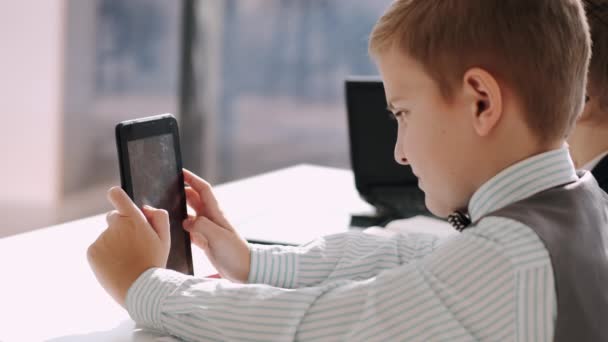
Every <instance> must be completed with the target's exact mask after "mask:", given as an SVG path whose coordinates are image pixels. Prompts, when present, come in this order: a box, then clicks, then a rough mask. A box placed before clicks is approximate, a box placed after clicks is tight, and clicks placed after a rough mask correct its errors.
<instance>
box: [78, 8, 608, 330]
mask: <svg viewBox="0 0 608 342" xmlns="http://www.w3.org/2000/svg"><path fill="white" fill-rule="evenodd" d="M370 52H371V55H372V56H373V58H374V59H375V61H376V62H377V65H378V67H379V70H380V73H381V75H382V78H383V82H384V85H385V89H386V95H387V98H388V103H389V104H390V108H391V110H392V112H393V113H394V115H395V117H396V118H397V120H398V137H397V143H396V146H395V159H396V160H397V161H398V162H399V163H401V164H404V165H405V164H409V165H411V167H412V169H413V171H414V173H415V174H416V175H417V176H418V178H419V182H420V187H421V189H422V190H424V192H425V202H426V205H427V207H428V208H429V210H430V211H431V212H432V213H434V214H436V215H438V216H441V217H446V216H448V215H450V217H452V218H454V217H459V218H460V220H458V223H460V225H458V227H459V228H460V229H463V231H462V233H461V234H456V235H454V236H452V237H450V238H447V239H444V240H439V239H438V238H436V237H433V236H430V235H425V234H408V235H398V236H395V237H378V236H372V235H368V234H364V233H360V232H349V233H344V234H337V235H332V236H327V237H323V238H320V239H317V240H315V241H312V242H310V243H308V244H305V245H303V246H298V247H282V246H259V245H254V244H247V242H246V241H245V240H243V239H242V238H241V237H240V236H239V235H238V233H237V232H236V230H235V228H234V227H233V226H232V225H231V224H230V222H229V221H228V219H227V218H226V217H225V216H224V215H223V213H222V211H221V209H220V206H219V204H218V203H217V201H216V200H215V198H214V196H213V193H212V189H211V187H210V186H209V184H208V183H206V182H205V181H204V180H202V179H200V178H198V177H197V176H195V175H193V174H192V173H190V172H188V171H184V177H185V181H186V183H187V184H189V185H190V186H191V187H188V188H187V189H186V191H187V197H188V203H189V204H190V206H191V207H192V208H193V209H195V210H196V213H197V215H196V216H193V217H190V218H189V219H187V220H186V221H185V222H184V227H185V229H186V230H188V231H189V232H190V235H191V237H192V240H193V242H194V243H195V244H196V245H197V246H199V247H200V248H202V249H203V250H204V251H205V252H206V254H207V256H208V257H209V258H210V260H211V262H212V263H213V264H214V266H215V267H216V268H217V269H218V271H219V272H220V273H221V275H222V277H224V278H226V279H221V280H218V279H205V278H196V277H191V276H187V275H183V274H180V273H177V272H174V271H171V270H167V269H164V268H163V267H164V266H165V265H166V259H167V255H168V249H169V241H168V240H169V233H168V229H169V228H168V219H167V215H166V213H165V212H164V211H162V210H158V209H153V208H145V209H143V211H141V210H140V209H139V208H137V207H136V206H135V205H134V204H133V202H132V201H131V200H130V199H129V198H128V197H127V196H126V195H125V193H124V192H123V191H122V190H120V189H119V188H112V189H110V191H109V193H108V195H109V199H110V201H111V202H112V203H113V204H114V206H115V207H116V209H117V210H116V211H113V212H110V213H109V214H108V218H107V220H108V224H109V227H108V229H107V230H106V231H105V232H104V233H102V235H101V236H100V237H99V239H98V240H97V241H96V242H94V243H93V244H92V245H91V247H90V248H89V250H88V253H87V256H88V260H89V262H90V264H91V267H92V269H93V270H94V273H95V274H96V276H97V278H98V280H99V281H100V283H101V284H102V286H103V287H104V288H105V289H106V291H108V293H109V294H110V295H111V296H112V297H113V298H114V299H115V300H116V301H117V302H118V303H120V304H121V305H123V306H124V307H125V308H126V309H127V310H128V312H129V314H130V316H131V317H132V318H133V319H134V320H135V321H136V322H137V323H139V324H141V325H143V326H147V327H150V328H152V329H156V330H159V331H162V332H165V333H168V334H171V335H175V336H178V337H180V338H183V339H186V340H262V341H269V340H282V341H285V340H294V339H295V340H323V341H326V340H353V341H371V340H387V341H393V340H407V341H429V340H448V341H472V340H493V341H503V340H519V341H532V340H533V341H549V340H556V341H571V340H581V341H606V340H608V335H607V330H608V329H606V328H605V327H604V326H605V324H604V322H603V321H604V320H605V319H606V317H608V310H607V307H608V304H607V303H608V299H607V296H608V291H605V287H606V284H608V262H607V258H606V252H605V247H606V227H607V216H608V215H607V213H606V208H607V205H606V203H607V200H606V198H605V197H603V196H604V195H605V194H604V193H603V192H602V191H601V190H600V189H599V188H598V186H597V183H596V182H595V180H594V179H593V177H591V176H590V175H589V174H588V173H582V174H580V175H577V173H576V171H575V168H574V165H573V163H572V160H571V159H570V156H569V153H568V149H567V148H566V145H565V141H564V139H565V137H566V136H567V135H568V133H569V132H570V129H571V127H572V125H573V123H574V121H575V118H576V116H577V114H578V113H580V112H581V110H582V107H583V103H584V96H585V94H584V93H585V84H586V81H587V80H586V74H587V66H588V60H589V55H590V37H589V32H588V25H587V22H586V19H585V13H584V9H583V6H582V4H581V3H580V1H576V0H509V1H505V0H397V1H395V2H394V3H393V4H392V5H391V6H390V8H389V9H388V11H387V12H386V13H385V14H384V15H383V16H382V18H381V19H380V20H379V22H378V23H377V24H376V26H375V28H374V30H373V32H372V34H371V38H370ZM370 139H373V137H370ZM328 191H331V189H328ZM455 211H459V212H461V213H460V214H459V215H457V216H453V215H451V214H452V213H453V212H455ZM467 220H470V221H472V223H471V224H470V225H468V226H467V222H466V221H467ZM285 229H289V227H288V226H287V225H286V227H285Z"/></svg>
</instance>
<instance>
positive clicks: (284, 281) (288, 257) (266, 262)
mask: <svg viewBox="0 0 608 342" xmlns="http://www.w3.org/2000/svg"><path fill="white" fill-rule="evenodd" d="M249 251H250V256H251V264H250V265H249V278H248V279H247V282H248V283H250V284H266V285H270V286H275V287H282V288H294V287H295V286H296V268H297V252H296V250H295V249H294V248H293V247H287V246H269V245H256V244H249Z"/></svg>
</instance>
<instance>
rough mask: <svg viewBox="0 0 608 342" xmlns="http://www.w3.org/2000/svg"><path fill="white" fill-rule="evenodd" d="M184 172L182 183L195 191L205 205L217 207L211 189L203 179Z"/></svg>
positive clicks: (186, 171)
mask: <svg viewBox="0 0 608 342" xmlns="http://www.w3.org/2000/svg"><path fill="white" fill-rule="evenodd" d="M183 170H184V182H186V183H187V184H188V185H190V186H191V187H192V189H194V191H196V193H197V194H198V195H199V197H200V199H201V202H202V203H205V204H206V205H208V206H213V207H217V201H216V199H215V196H214V195H213V190H212V189H211V185H210V184H209V183H207V181H205V180H204V179H202V178H200V177H198V176H197V175H195V174H194V173H192V172H190V171H188V170H186V169H183Z"/></svg>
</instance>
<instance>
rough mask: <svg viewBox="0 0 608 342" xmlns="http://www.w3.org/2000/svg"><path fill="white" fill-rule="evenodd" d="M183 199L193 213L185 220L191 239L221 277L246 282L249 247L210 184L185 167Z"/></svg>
mask: <svg viewBox="0 0 608 342" xmlns="http://www.w3.org/2000/svg"><path fill="white" fill-rule="evenodd" d="M183 172H184V182H185V183H186V184H188V185H189V186H190V187H186V199H187V201H188V204H189V205H190V207H192V209H194V211H196V216H189V217H188V218H187V219H186V220H185V221H184V224H183V226H184V229H185V230H187V231H188V232H190V239H191V240H192V242H193V243H194V244H195V245H197V246H198V247H199V248H201V249H202V250H204V251H205V254H207V257H208V258H209V260H210V261H211V263H212V264H213V266H214V267H215V268H216V269H217V270H218V272H219V273H220V275H221V276H222V277H223V278H226V279H229V280H231V281H234V282H240V283H245V282H247V279H248V277H249V264H250V261H251V257H250V255H249V246H248V244H247V241H245V239H243V238H242V237H241V236H239V234H238V233H237V232H236V230H234V228H233V227H232V225H231V224H230V223H229V222H228V220H227V219H226V218H225V217H224V214H223V213H222V211H221V210H220V208H219V205H218V203H217V200H216V199H215V196H214V195H213V191H212V189H211V185H209V183H207V182H206V181H204V180H203V179H201V178H200V177H198V176H196V175H195V174H193V173H192V172H190V171H188V170H186V169H184V170H183Z"/></svg>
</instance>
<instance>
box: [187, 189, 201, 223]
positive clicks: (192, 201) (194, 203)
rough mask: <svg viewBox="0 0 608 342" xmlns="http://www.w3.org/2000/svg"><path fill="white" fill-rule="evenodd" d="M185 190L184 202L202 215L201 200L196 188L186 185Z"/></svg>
mask: <svg viewBox="0 0 608 342" xmlns="http://www.w3.org/2000/svg"><path fill="white" fill-rule="evenodd" d="M185 190H186V202H188V204H189V205H190V207H191V208H192V209H194V211H195V212H196V215H199V216H201V215H203V203H202V202H201V198H200V196H199V195H198V192H196V190H194V189H192V188H190V187H188V188H186V189H185Z"/></svg>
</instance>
